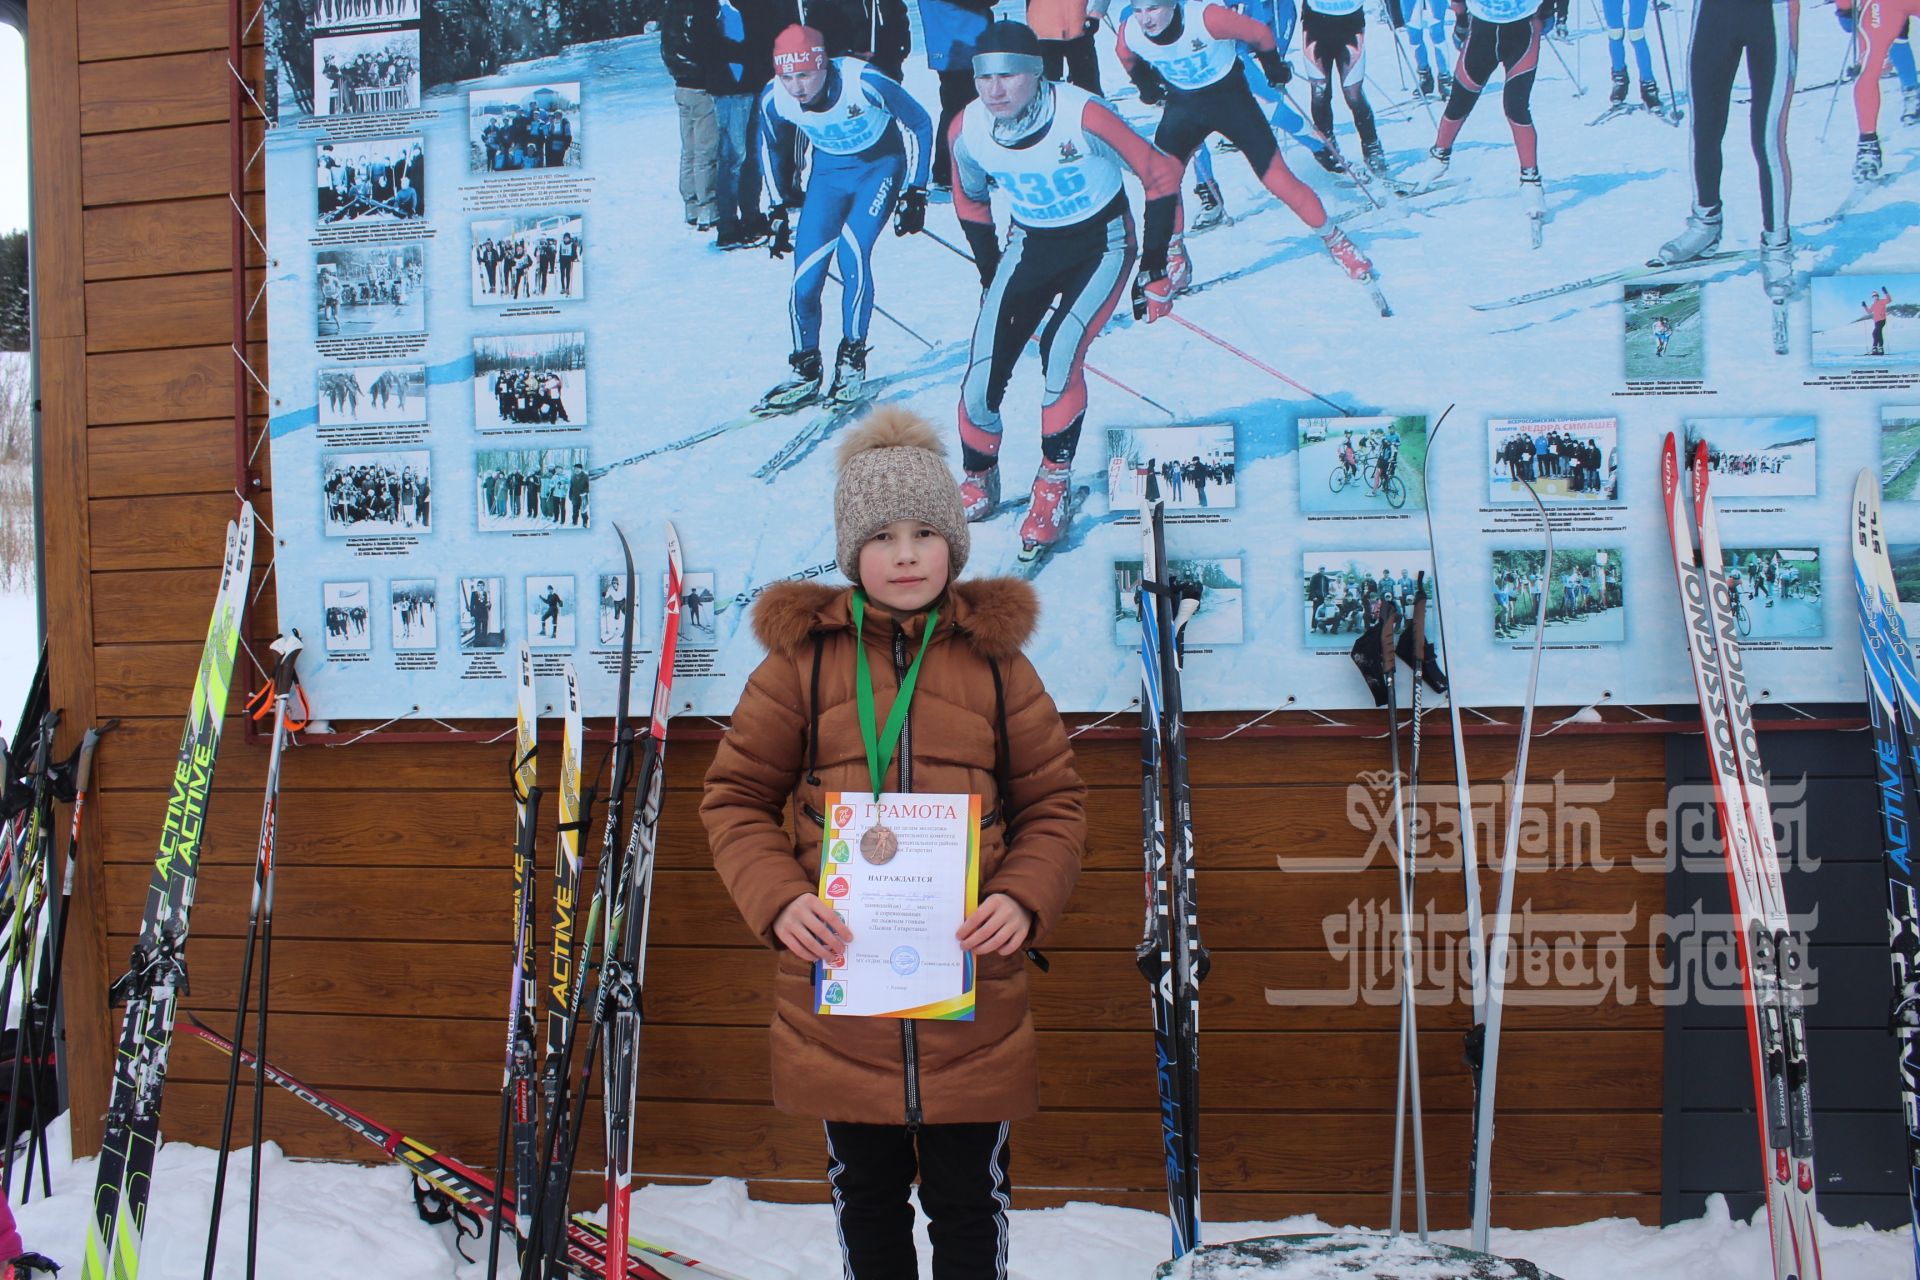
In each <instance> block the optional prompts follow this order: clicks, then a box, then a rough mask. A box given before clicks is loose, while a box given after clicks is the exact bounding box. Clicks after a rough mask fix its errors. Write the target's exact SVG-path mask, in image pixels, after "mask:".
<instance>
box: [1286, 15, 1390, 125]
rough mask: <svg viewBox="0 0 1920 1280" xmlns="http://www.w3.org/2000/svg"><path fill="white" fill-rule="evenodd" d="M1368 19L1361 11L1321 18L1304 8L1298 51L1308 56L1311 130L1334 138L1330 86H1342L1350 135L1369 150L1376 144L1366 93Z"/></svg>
mask: <svg viewBox="0 0 1920 1280" xmlns="http://www.w3.org/2000/svg"><path fill="white" fill-rule="evenodd" d="M1366 32H1367V14H1366V10H1364V9H1356V10H1355V11H1354V12H1352V13H1334V14H1328V13H1321V12H1320V11H1319V10H1318V9H1315V8H1314V7H1313V6H1312V5H1307V6H1306V7H1305V9H1304V10H1303V11H1302V12H1301V14H1300V34H1301V37H1302V45H1301V51H1302V52H1303V53H1305V54H1306V55H1307V67H1308V71H1307V75H1308V78H1309V79H1310V81H1311V82H1312V88H1311V90H1310V91H1309V92H1308V95H1307V110H1308V111H1309V112H1311V113H1312V115H1313V124H1314V127H1315V128H1316V129H1318V130H1320V132H1321V133H1324V134H1326V135H1327V136H1328V137H1329V138H1331V137H1332V136H1333V82H1334V80H1335V79H1336V78H1337V79H1338V80H1339V81H1340V96H1341V97H1343V98H1345V99H1346V100H1347V110H1349V111H1351V112H1352V113H1353V131H1354V132H1355V133H1357V134H1359V135H1360V145H1361V146H1363V147H1370V146H1372V145H1373V144H1374V143H1375V142H1377V141H1379V139H1380V132H1379V129H1378V127H1377V126H1376V125H1375V124H1374V120H1373V105H1372V104H1371V103H1369V102H1368V101H1367V89H1366V74H1367V62H1366V53H1365V49H1366Z"/></svg>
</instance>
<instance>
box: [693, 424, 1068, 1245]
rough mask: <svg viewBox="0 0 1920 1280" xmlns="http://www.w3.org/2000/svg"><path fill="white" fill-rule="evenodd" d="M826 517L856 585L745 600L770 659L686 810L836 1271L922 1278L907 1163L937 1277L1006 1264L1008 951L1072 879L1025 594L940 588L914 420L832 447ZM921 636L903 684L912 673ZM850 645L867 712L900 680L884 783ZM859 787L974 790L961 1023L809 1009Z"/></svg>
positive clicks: (1058, 904) (1015, 975)
mask: <svg viewBox="0 0 1920 1280" xmlns="http://www.w3.org/2000/svg"><path fill="white" fill-rule="evenodd" d="M834 523H835V532H836V534H837V544H838V552H839V563H840V565H841V568H842V571H843V572H845V573H846V574H847V576H848V577H849V578H851V579H852V580H853V583H854V586H853V587H851V588H839V589H836V588H833V587H828V586H825V585H821V584H818V583H805V582H792V583H781V584H779V585H777V586H774V587H770V588H768V589H767V590H766V592H765V593H763V594H762V596H761V597H760V601H759V603H758V604H757V605H756V606H755V609H754V619H753V621H754V631H755V634H756V635H757V636H758V637H759V639H760V642H761V643H762V644H763V645H764V646H765V647H766V649H767V651H768V657H767V659H766V661H764V662H762V663H761V664H760V666H759V668H758V669H757V670H756V671H755V672H754V673H753V676H752V678H751V679H749V680H748V682H747V688H746V691H745V692H744V693H742V694H741V697H740V704H739V706H738V707H736V708H735V710H734V713H733V721H732V727H731V728H730V729H729V730H728V731H727V735H726V737H725V738H724V739H723V740H722V742H721V744H720V750H719V753H718V754H717V755H716V757H715V758H714V762H713V767H712V768H711V769H709V770H708V772H707V781H706V798H705V800H704V801H703V803H702V804H701V807H700V814H701V817H702V819H703V820H704V821H705V823H706V827H707V836H708V841H709V843H710V844H711V846H712V848H713V857H714V865H715V866H716V867H717V868H718V869H719V871H720V875H721V878H722V879H723V880H725V882H726V885H727V889H728V891H729V892H730V893H731V894H732V895H733V900H734V902H735V903H736V904H737V905H738V906H739V908H740V913H741V915H742V916H744V917H745V918H746V921H747V924H748V925H749V926H750V927H751V928H752V929H753V930H754V931H755V932H756V933H758V934H759V935H760V936H761V937H762V938H764V939H766V941H767V942H768V943H769V944H770V945H772V946H773V947H774V949H775V952H776V956H777V961H776V964H775V972H774V992H775V1004H774V1014H773V1030H772V1047H773V1100H774V1104H775V1105H776V1106H778V1107H779V1108H780V1109H781V1110H783V1111H788V1112H792V1113H797V1114H801V1115H811V1116H816V1117H818V1118H819V1119H821V1120H822V1121H824V1122H825V1126H826V1138H827V1156H828V1165H827V1172H828V1178H829V1180H830V1182H831V1183H832V1187H833V1200H834V1213H835V1218H836V1222H837V1225H838V1228H839V1232H840V1243H841V1252H842V1257H843V1260H844V1264H845V1274H846V1277H847V1280H905V1278H909V1277H913V1276H916V1275H918V1274H919V1272H918V1270H917V1266H916V1262H915V1259H914V1247H913V1235H912V1230H913V1209H912V1206H911V1204H910V1203H909V1201H908V1194H909V1191H910V1190H911V1187H912V1184H913V1181H914V1177H915V1174H916V1173H918V1175H919V1179H920V1205H921V1208H923V1209H924V1210H925V1211H926V1213H927V1217H928V1220H929V1221H928V1232H929V1235H930V1236H931V1238H932V1240H933V1245H934V1261H933V1274H934V1275H935V1276H936V1277H937V1278H939V1280H986V1278H988V1277H1004V1276H1005V1275H1006V1274H1007V1271H1006V1267H1007V1207H1008V1203H1009V1189H1010V1179H1009V1177H1008V1173H1007V1122H1008V1121H1011V1120H1017V1119H1021V1118H1023V1117H1025V1116H1028V1115H1031V1114H1032V1113H1033V1112H1034V1111H1035V1110H1037V1109H1038V1107H1039V1082H1038V1078H1037V1074H1036V1068H1035V1052H1034V1032H1033V1018H1032V1015H1031V1014H1030V1013H1029V1011H1028V1009H1027V976H1026V969H1025V965H1024V959H1023V952H1024V951H1025V949H1026V948H1027V947H1028V946H1029V945H1031V944H1032V943H1034V942H1036V941H1037V940H1039V939H1042V938H1044V937H1045V936H1046V935H1047V933H1048V932H1049V931H1050V930H1051V929H1052V928H1053V927H1054V926H1055V924H1057V923H1058V921H1059V919H1060V915H1061V912H1062V911H1063V910H1064V909H1065V907H1066V904H1067V898H1068V895H1069V894H1070V893H1071V892H1072V889H1073V884H1074V881H1075V879H1076V878H1077V876H1078V875H1079V871H1080V860H1081V856H1082V853H1083V851H1084V848H1085V844H1086V786H1085V784H1084V783H1082V782H1081V780H1080V777H1079V775H1078V774H1077V773H1076V772H1075V771H1074V767H1073V752H1072V750H1071V748H1070V747H1069V746H1068V744H1067V734H1066V729H1065V727H1064V726H1063V725H1062V724H1061V721H1060V715H1059V713H1058V712H1057V711H1056V710H1055V709H1054V705H1053V700H1052V699H1051V698H1049V697H1048V696H1047V692H1046V689H1045V688H1044V687H1043V686H1042V684H1041V682H1040V677H1039V674H1038V673H1037V672H1036V671H1035V670H1034V668H1033V664H1032V663H1030V662H1028V661H1027V659H1026V658H1025V657H1023V656H1022V655H1021V653H1020V648H1021V646H1022V644H1024V643H1025V641H1026V640H1027V638H1028V637H1029V636H1030V635H1031V634H1032V632H1033V627H1034V621H1035V618H1036V615H1037V612H1038V605H1037V602H1036V600H1035V597H1034V592H1033V588H1032V587H1031V586H1029V585H1028V584H1027V583H1025V582H1022V581H1020V580H1018V579H998V578H996V579H982V580H979V581H974V582H958V581H956V580H955V579H957V577H958V576H959V573H960V570H961V568H962V567H963V566H964V565H965V564H966V560H967V551H968V530H967V524H966V520H965V518H964V515H963V512H962V509H961V505H960V492H959V487H958V486H957V485H956V484H955V482H954V480H953V476H952V473H951V472H950V471H948V470H947V465H946V463H945V461H944V460H943V458H942V449H941V446H940V442H939V438H938V436H936V435H935V433H934V431H933V429H932V428H931V427H930V426H929V425H928V424H927V423H926V422H925V421H924V420H923V419H920V418H918V417H916V416H915V415H913V414H911V413H908V412H906V411H904V410H899V409H891V408H883V409H879V410H876V411H874V412H873V413H872V414H871V415H869V416H868V417H867V419H866V420H865V421H864V422H863V423H862V424H861V426H860V428H859V429H858V430H857V431H856V432H854V433H853V435H851V436H850V437H849V438H848V440H847V442H846V444H845V445H844V446H843V447H842V449H841V451H840V475H839V482H838V485H837V487H836V489H835V493H834ZM856 593H862V594H861V601H862V604H863V608H864V622H863V623H861V624H859V625H856V623H855V619H854V609H853V604H854V596H855V595H856ZM929 628H931V632H932V634H931V636H929V635H928V634H927V633H928V630H929ZM923 641H924V646H925V647H924V658H922V659H921V660H920V670H919V674H918V681H917V684H916V683H914V682H913V681H912V680H911V679H910V678H909V677H908V673H909V671H910V670H911V664H912V662H913V658H914V655H915V654H916V653H919V652H921V651H922V644H923ZM862 644H864V645H865V647H866V650H867V655H868V662H867V664H866V665H867V667H868V668H869V669H870V671H871V673H872V674H871V677H870V678H871V681H872V686H873V700H874V705H873V708H872V714H873V718H874V721H875V724H876V725H882V724H884V723H885V722H886V720H887V718H888V713H889V712H890V710H891V708H892V704H893V702H894V701H895V699H896V697H897V696H898V694H899V690H900V687H901V685H902V683H903V682H905V683H907V684H908V686H909V698H910V709H909V712H908V714H907V716H906V719H905V721H904V726H903V728H902V730H901V732H900V735H899V739H898V745H897V748H896V750H895V754H894V756H893V758H892V762H891V764H889V765H887V766H885V777H884V778H871V777H870V767H869V758H868V755H867V750H866V745H865V742H864V739H863V736H862V728H861V719H860V713H859V710H858V695H857V692H856V689H857V679H858V673H857V671H856V665H857V664H856V663H855V653H856V646H858V645H862ZM882 758H884V749H883V751H882ZM874 788H884V789H885V790H889V791H908V792H915V791H917V792H923V793H926V792H936V793H937V792H944V793H954V792H960V793H972V794H976V795H978V796H979V797H980V798H981V804H980V814H981V819H980V822H981V830H980V841H979V849H980V905H979V907H978V909H977V910H975V911H974V912H973V913H972V914H971V915H970V916H968V917H967V919H966V920H965V921H964V922H963V923H962V924H961V925H960V927H959V930H958V933H957V935H956V936H957V938H958V940H959V943H960V945H961V947H962V948H963V949H964V950H965V951H967V952H969V953H970V954H971V955H972V956H973V958H974V965H975V974H976V978H975V984H976V985H975V1000H976V1004H975V1013H974V1017H973V1019H972V1020H971V1021H945V1020H929V1021H921V1020H916V1019H911V1018H901V1019H892V1018H859V1017H827V1016H822V1015H820V1014H818V1013H816V1012H815V1005H814V984H813V968H814V963H815V962H816V961H820V960H825V959H827V958H829V957H830V956H835V955H837V954H839V953H841V952H843V951H844V949H845V947H846V945H847V944H848V943H849V942H850V941H852V938H851V935H850V932H849V930H848V927H847V925H846V924H845V923H844V921H842V919H841V917H840V916H839V915H837V914H836V913H835V912H834V911H833V910H832V909H831V908H830V907H829V906H828V905H827V904H826V903H825V902H823V901H822V900H821V898H820V897H819V896H818V894H817V892H816V886H817V884H818V881H819V874H820V843H821V838H822V834H823V817H822V813H823V809H824V800H823V797H824V796H825V794H826V793H827V792H830V791H847V792H858V791H862V790H867V791H871V790H873V789H874ZM789 806H791V809H792V816H793V823H792V830H791V832H790V831H789V829H788V825H787V821H786V819H787V811H788V808H789Z"/></svg>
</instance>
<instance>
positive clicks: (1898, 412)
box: [1880, 404, 1920, 600]
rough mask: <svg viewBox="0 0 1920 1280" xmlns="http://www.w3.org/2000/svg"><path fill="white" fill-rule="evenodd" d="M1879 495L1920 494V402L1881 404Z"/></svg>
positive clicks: (1891, 498)
mask: <svg viewBox="0 0 1920 1280" xmlns="http://www.w3.org/2000/svg"><path fill="white" fill-rule="evenodd" d="M1880 496H1881V497H1882V498H1884V499H1886V500H1887V501H1888V502H1912V501H1913V500H1914V499H1915V498H1916V497H1920V404H1889V405H1882V406H1881V407H1880ZM1901 599H1902V600H1904V599H1906V597H1905V596H1902V597H1901Z"/></svg>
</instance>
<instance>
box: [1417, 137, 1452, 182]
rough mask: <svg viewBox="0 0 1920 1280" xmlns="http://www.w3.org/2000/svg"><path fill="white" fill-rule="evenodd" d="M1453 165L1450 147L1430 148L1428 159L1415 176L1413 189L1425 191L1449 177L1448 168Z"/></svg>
mask: <svg viewBox="0 0 1920 1280" xmlns="http://www.w3.org/2000/svg"><path fill="white" fill-rule="evenodd" d="M1452 163H1453V150H1452V148H1450V147H1429V148H1428V149H1427V158H1426V161H1425V163H1423V164H1422V165H1421V166H1420V168H1419V169H1418V170H1416V171H1415V173H1414V175H1413V189H1414V190H1415V191H1425V190H1426V189H1427V188H1428V187H1431V186H1433V185H1434V184H1435V183H1437V182H1439V181H1440V179H1442V178H1444V177H1446V176H1447V166H1448V165H1450V164H1452Z"/></svg>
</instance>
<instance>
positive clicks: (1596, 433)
mask: <svg viewBox="0 0 1920 1280" xmlns="http://www.w3.org/2000/svg"><path fill="white" fill-rule="evenodd" d="M1528 481H1531V482H1532V483H1533V489H1534V492H1535V493H1538V494H1539V495H1540V501H1542V502H1546V503H1556V502H1557V503H1564V504H1567V505H1575V504H1589V503H1606V502H1618V501H1619V500H1620V422H1619V419H1617V418H1489V419H1488V420H1487V501H1488V502H1494V503H1516V502H1517V503H1531V502H1532V501H1533V499H1531V498H1529V497H1528V496H1527V484H1526V482H1528Z"/></svg>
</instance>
